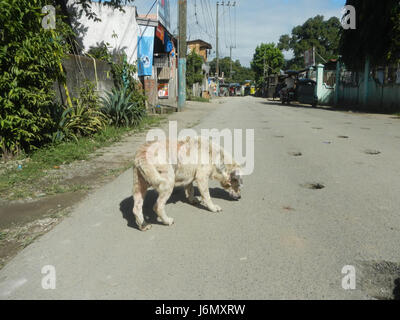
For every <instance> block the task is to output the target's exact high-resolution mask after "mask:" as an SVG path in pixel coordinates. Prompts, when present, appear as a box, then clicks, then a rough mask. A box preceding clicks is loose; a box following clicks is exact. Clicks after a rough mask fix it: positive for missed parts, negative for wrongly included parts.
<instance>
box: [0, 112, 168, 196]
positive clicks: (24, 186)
mask: <svg viewBox="0 0 400 320" xmlns="http://www.w3.org/2000/svg"><path fill="white" fill-rule="evenodd" d="M163 120H164V117H159V116H147V117H145V118H144V119H143V121H142V122H141V123H140V125H138V126H136V127H133V128H132V127H130V128H126V127H121V128H118V127H113V126H109V127H106V128H105V130H104V131H102V132H100V133H98V134H96V135H94V136H92V137H83V138H81V139H79V140H78V141H77V142H75V141H70V142H63V143H60V144H52V145H48V146H46V147H43V148H41V149H38V150H36V151H34V152H33V153H32V154H30V155H26V156H24V157H21V158H20V159H18V160H25V161H24V162H23V165H22V168H20V169H18V167H17V165H15V166H14V168H11V169H7V170H5V171H4V172H2V173H1V174H0V198H4V199H6V198H8V199H10V200H15V199H21V198H25V197H28V196H30V195H31V193H32V192H31V190H32V185H35V184H36V183H37V182H38V181H39V179H41V178H42V177H44V176H46V173H47V172H46V171H47V170H50V169H53V168H54V167H56V166H59V165H61V164H69V163H71V162H73V161H76V160H87V159H88V158H89V155H90V154H92V153H93V152H94V151H96V150H97V149H99V148H102V147H107V146H109V145H111V144H113V143H115V142H118V141H120V140H121V138H122V137H123V136H124V135H125V134H127V133H137V132H140V131H143V130H146V129H148V128H150V127H153V126H156V125H158V124H160V123H161V122H162V121H163ZM51 189H52V190H49V191H50V193H61V192H68V191H71V190H70V188H66V189H65V188H58V187H57V186H52V187H51ZM10 194H11V195H12V196H10Z"/></svg>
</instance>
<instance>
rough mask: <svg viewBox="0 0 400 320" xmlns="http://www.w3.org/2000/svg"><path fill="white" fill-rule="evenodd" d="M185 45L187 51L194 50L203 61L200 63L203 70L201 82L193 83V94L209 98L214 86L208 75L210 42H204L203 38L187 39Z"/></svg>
mask: <svg viewBox="0 0 400 320" xmlns="http://www.w3.org/2000/svg"><path fill="white" fill-rule="evenodd" d="M187 46H188V50H189V52H192V51H194V52H195V53H197V54H198V55H200V56H201V57H202V58H203V60H204V63H203V65H202V70H203V76H204V77H203V82H202V83H201V85H200V84H194V85H193V88H192V92H193V95H195V96H203V97H206V98H209V97H210V95H211V94H214V92H215V88H214V86H213V82H212V81H209V77H210V65H209V64H208V62H207V60H208V55H209V52H210V50H211V49H212V46H211V44H209V43H208V42H205V41H203V40H200V39H198V40H192V41H187ZM210 85H211V86H212V89H211V92H210Z"/></svg>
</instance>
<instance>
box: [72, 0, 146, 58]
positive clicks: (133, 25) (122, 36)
mask: <svg viewBox="0 0 400 320" xmlns="http://www.w3.org/2000/svg"><path fill="white" fill-rule="evenodd" d="M69 8H70V10H74V11H75V12H76V13H77V12H78V11H79V9H80V6H79V5H75V4H74V5H71V6H70V7H69ZM91 11H93V13H94V14H95V15H96V17H97V18H99V19H100V20H101V21H95V20H94V19H89V17H88V16H87V15H85V14H81V15H80V16H79V15H78V16H77V18H76V20H75V21H76V22H75V29H76V30H77V31H78V42H80V46H81V47H82V49H83V51H84V52H85V53H86V52H88V51H89V50H90V48H91V47H97V46H99V45H101V44H107V46H108V47H109V48H110V50H111V51H113V52H118V51H121V50H124V51H125V53H126V55H127V59H128V62H129V63H136V61H137V39H138V35H139V25H138V23H137V21H136V18H137V10H136V7H135V6H125V7H124V11H125V12H122V11H120V10H118V9H113V8H112V7H109V6H106V5H104V4H101V3H97V2H92V3H91Z"/></svg>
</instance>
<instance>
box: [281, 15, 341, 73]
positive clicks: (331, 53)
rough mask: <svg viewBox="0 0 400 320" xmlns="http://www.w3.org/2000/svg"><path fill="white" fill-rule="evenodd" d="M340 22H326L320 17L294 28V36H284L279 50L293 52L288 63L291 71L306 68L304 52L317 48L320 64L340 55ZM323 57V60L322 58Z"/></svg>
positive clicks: (334, 18)
mask: <svg viewBox="0 0 400 320" xmlns="http://www.w3.org/2000/svg"><path fill="white" fill-rule="evenodd" d="M340 29H341V25H340V20H339V19H338V18H336V17H332V18H330V19H328V20H324V16H321V15H318V16H316V17H314V18H310V19H308V20H307V21H306V22H305V23H304V24H303V25H299V26H297V27H294V28H293V30H292V34H291V35H288V34H285V35H282V36H281V37H280V39H279V43H278V48H279V49H281V50H284V51H293V54H294V57H293V59H291V60H290V61H288V63H287V67H289V68H290V69H301V68H303V67H304V52H305V51H307V50H309V49H311V48H312V47H314V48H315V50H316V52H317V54H316V62H317V63H320V62H323V61H324V60H325V61H328V60H329V59H334V58H337V57H338V55H339V40H340ZM321 57H322V58H321Z"/></svg>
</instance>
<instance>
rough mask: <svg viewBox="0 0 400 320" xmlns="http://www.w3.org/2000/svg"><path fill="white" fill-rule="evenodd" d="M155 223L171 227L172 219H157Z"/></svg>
mask: <svg viewBox="0 0 400 320" xmlns="http://www.w3.org/2000/svg"><path fill="white" fill-rule="evenodd" d="M157 221H158V222H160V223H162V224H165V225H166V226H172V225H173V224H174V219H173V218H170V217H167V218H166V219H161V218H160V217H157Z"/></svg>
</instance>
